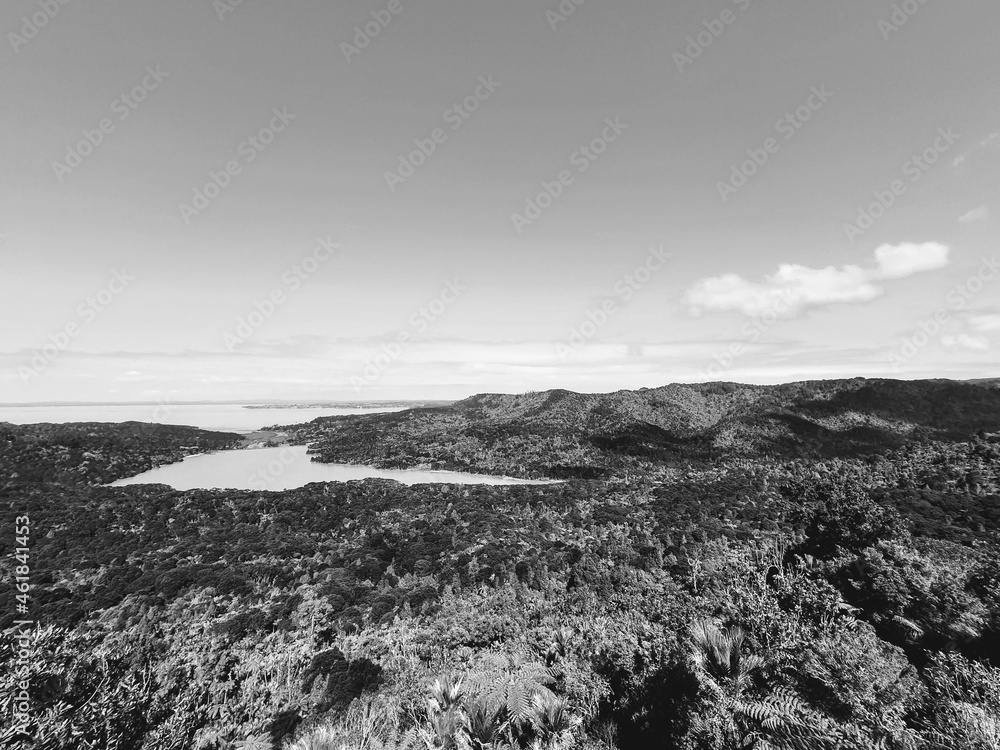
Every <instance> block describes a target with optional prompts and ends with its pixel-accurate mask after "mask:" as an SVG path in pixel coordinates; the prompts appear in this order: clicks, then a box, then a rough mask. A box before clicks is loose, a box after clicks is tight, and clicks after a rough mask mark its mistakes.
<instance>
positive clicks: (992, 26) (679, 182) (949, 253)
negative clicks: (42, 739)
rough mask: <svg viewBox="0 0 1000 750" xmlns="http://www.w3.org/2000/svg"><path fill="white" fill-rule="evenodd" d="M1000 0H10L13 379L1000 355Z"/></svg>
mask: <svg viewBox="0 0 1000 750" xmlns="http://www.w3.org/2000/svg"><path fill="white" fill-rule="evenodd" d="M998 27H1000V4H998V3H996V1H995V0H949V2H947V3H946V2H944V1H943V0H926V1H925V2H922V3H921V2H918V0H907V2H902V3H896V4H894V3H892V2H888V1H886V0H837V1H836V2H830V1H829V0H800V2H796V3H788V2H779V1H778V0H711V1H710V2H699V3H664V2H662V0H661V1H659V2H652V1H647V0H623V1H622V2H616V3H611V2H607V1H606V0H604V1H602V0H583V1H582V2H581V0H575V2H574V1H572V0H563V1H562V2H561V3H560V2H559V1H558V0H505V1H504V2H502V3H500V2H485V1H483V0H374V1H370V2H365V3H321V2H315V1H312V2H297V3H292V2H286V3H280V4H279V3H277V2H266V1H265V0H242V2H237V1H236V0H215V2H212V0H184V1H176V0H175V1H174V2H170V3H166V2H153V1H152V0H128V1H127V2H126V1H125V0H102V1H101V2H96V1H95V0H7V2H6V3H4V5H3V8H2V10H0V33H2V34H3V37H4V39H3V40H0V46H2V48H0V57H2V58H3V60H2V65H0V95H2V97H3V102H4V106H3V107H2V108H0V127H2V130H3V133H4V148H3V149H2V152H0V153H2V155H0V159H2V162H0V320H2V321H3V324H2V326H0V402H5V403H29V402H46V401H75V402H88V401H102V402H103V401H110V402H116V401H122V402H128V401H173V402H178V403H179V402H183V401H198V400H238V399H248V400H251V399H252V400H297V399H309V400H314V399H330V400H339V399H345V400H346V399H349V400H362V399H364V400H367V399H371V400H377V399H386V398H394V399H398V398H414V399H422V398H462V397H465V396H468V395H471V394H473V393H477V392H515V393H516V392H523V391H527V390H542V389H548V388H567V389H570V390H576V391H585V392H606V391H614V390H618V389H622V388H640V387H656V386H659V385H663V384H666V383H671V382H703V381H708V380H725V381H736V382H749V383H777V382H787V381H794V380H807V379H821V378H839V377H855V376H863V377H895V378H907V379H909V378H923V377H947V378H956V379H964V378H980V377H996V376H998V375H1000V373H998V371H997V362H998V352H1000V266H998V265H997V253H998V250H1000V248H998V243H997V240H998V219H1000V180H998V177H1000V76H997V70H1000V45H998V44H996V29H997V28H998Z"/></svg>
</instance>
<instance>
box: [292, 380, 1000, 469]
mask: <svg viewBox="0 0 1000 750" xmlns="http://www.w3.org/2000/svg"><path fill="white" fill-rule="evenodd" d="M282 429H283V430H286V431H289V432H290V433H291V434H292V436H293V439H294V440H297V441H298V442H308V443H310V444H311V445H312V446H313V450H314V452H315V453H316V454H317V458H318V460H321V461H326V462H331V463H337V462H342V463H363V464H370V465H373V466H379V467H383V468H410V467H418V466H421V467H422V466H430V467H433V468H442V469H451V470H457V471H475V472H484V473H501V474H508V475H510V476H518V477H532V478H534V477H543V476H550V477H557V478H561V477H581V478H595V477H605V476H612V475H624V474H628V473H632V474H634V473H636V472H642V473H648V472H657V471H660V470H661V469H662V468H663V467H665V466H667V467H669V466H673V465H677V464H678V463H679V462H680V463H689V462H704V461H714V460H719V459H721V458H734V457H744V458H784V457H789V456H804V457H811V458H830V457H835V456H852V455H861V454H865V453H870V452H873V451H879V450H884V449H886V448H893V447H898V446H901V445H904V444H906V443H909V442H914V441H921V440H945V441H948V440H956V439H961V438H962V437H964V436H968V435H972V434H974V433H976V432H977V431H980V430H985V431H997V430H1000V390H998V389H993V388H989V387H986V386H985V384H984V385H980V384H972V383H957V382H953V381H946V380H940V381H913V382H908V381H894V380H865V379H864V378H855V379H853V380H834V381H809V382H803V383H790V384H786V385H777V386H751V385H739V384H735V383H703V384H698V385H676V384H674V385H668V386H664V387H662V388H652V389H642V390H639V391H619V392H617V393H610V394H580V393H572V392H570V391H559V390H557V391H546V392H543V393H529V394H524V395H516V396H514V395H497V394H487V395H479V396H473V397H472V398H469V399H465V400H464V401H459V402H457V403H455V404H452V405H450V406H445V407H438V408H429V409H413V410H409V411H405V412H397V413H394V414H376V415H365V416H348V417H327V418H320V419H316V420H314V421H312V422H310V423H309V424H307V425H297V426H296V425H290V426H285V427H283V428H282Z"/></svg>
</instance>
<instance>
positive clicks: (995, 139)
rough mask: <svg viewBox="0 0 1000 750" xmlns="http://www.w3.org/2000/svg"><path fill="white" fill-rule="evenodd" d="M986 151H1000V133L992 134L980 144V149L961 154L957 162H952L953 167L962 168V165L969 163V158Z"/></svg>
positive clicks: (956, 158)
mask: <svg viewBox="0 0 1000 750" xmlns="http://www.w3.org/2000/svg"><path fill="white" fill-rule="evenodd" d="M984 149H989V150H995V149H1000V132H996V133H990V134H989V135H988V136H986V137H985V138H984V139H983V140H981V141H980V142H979V147H978V148H973V149H972V150H971V151H966V152H965V153H964V154H959V155H958V156H956V157H955V160H954V161H952V165H953V166H956V167H960V166H962V164H964V163H965V162H966V161H968V159H969V157H970V156H971V155H972V154H974V153H975V152H976V151H981V150H984Z"/></svg>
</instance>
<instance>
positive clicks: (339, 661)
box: [0, 383, 1000, 750]
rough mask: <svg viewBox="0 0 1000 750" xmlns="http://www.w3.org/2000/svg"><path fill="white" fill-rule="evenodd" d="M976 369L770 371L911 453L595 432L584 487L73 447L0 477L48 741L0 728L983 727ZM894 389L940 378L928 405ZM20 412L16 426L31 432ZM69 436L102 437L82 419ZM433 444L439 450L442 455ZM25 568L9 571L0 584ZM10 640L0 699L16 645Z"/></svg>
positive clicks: (610, 416)
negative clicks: (469, 481)
mask: <svg viewBox="0 0 1000 750" xmlns="http://www.w3.org/2000/svg"><path fill="white" fill-rule="evenodd" d="M873 387H875V388H881V387H882V386H881V385H879V384H876V385H875V386H873ZM970 387H972V388H977V389H979V390H975V391H968V390H965V389H964V388H959V389H957V390H951V391H949V390H944V391H941V390H938V389H939V388H944V389H949V388H951V385H950V384H946V383H944V384H937V383H935V384H929V385H926V386H924V385H922V384H915V385H908V386H907V388H910V389H912V391H909V390H906V389H900V390H899V391H898V394H899V396H898V397H899V399H900V403H893V402H892V401H891V400H890V399H889V398H888V396H887V395H886V394H885V393H884V392H882V391H877V392H876V393H875V394H871V393H869V392H867V391H866V390H865V386H864V385H863V384H862V385H860V386H859V387H856V388H855V387H854V386H853V385H852V386H850V387H841V386H835V385H827V386H816V387H814V386H808V387H805V386H802V385H799V386H794V387H788V388H787V389H786V390H783V391H780V394H781V400H780V403H784V404H785V405H786V406H785V407H782V408H785V409H786V410H787V411H789V412H790V411H793V410H794V411H796V413H798V414H799V415H802V414H805V413H807V412H809V413H812V414H813V417H811V418H810V421H814V423H816V424H818V423H819V421H818V420H829V419H834V418H838V419H839V418H842V417H843V415H844V414H845V413H846V410H847V409H848V407H849V408H850V409H852V410H858V411H859V413H861V411H860V410H861V409H862V407H863V405H865V404H867V405H868V406H865V407H864V408H865V409H867V410H866V411H864V412H863V413H864V415H867V416H866V418H868V419H870V420H872V421H875V420H886V421H887V422H888V421H889V420H895V421H892V424H894V425H895V424H902V423H903V417H904V416H906V415H907V414H910V415H911V416H910V419H911V421H912V422H913V424H915V425H916V427H915V428H913V429H911V428H909V427H907V428H906V430H907V431H906V432H902V431H901V432H900V433H899V434H898V435H897V443H896V445H897V447H892V446H891V445H887V446H881V447H879V449H878V450H877V451H864V450H863V449H862V447H861V445H859V444H857V443H855V444H853V445H852V446H851V447H850V450H844V451H839V450H838V451H834V450H829V452H830V453H839V455H829V456H826V457H822V458H820V457H816V456H810V455H808V451H804V450H802V448H803V446H800V445H798V444H792V445H791V448H790V450H789V451H788V453H787V454H786V455H781V456H778V455H769V454H768V453H764V454H760V453H756V452H755V451H756V449H753V448H749V449H748V448H747V447H746V446H745V445H743V446H736V449H734V450H733V451H732V452H731V453H730V454H729V455H726V454H725V453H724V452H720V454H718V455H719V458H718V459H717V460H715V461H708V460H706V459H704V458H699V457H698V456H697V455H695V456H693V457H691V456H685V457H679V458H676V457H674V456H675V454H666V453H662V454H661V453H657V454H653V455H648V456H647V455H643V456H638V457H636V456H635V455H634V454H625V455H628V456H631V458H629V459H628V460H627V461H622V462H620V463H614V461H613V460H612V458H613V457H614V456H618V455H620V453H617V452H616V451H615V449H614V448H615V446H613V445H610V444H609V445H608V446H606V447H597V446H595V447H594V448H593V450H594V453H593V454H587V455H582V454H581V455H579V456H578V459H575V460H578V461H579V463H577V464H568V463H567V464H564V465H567V466H569V465H576V466H579V467H580V468H584V469H586V468H589V469H593V470H594V471H595V473H600V474H601V475H602V478H600V479H571V480H570V481H567V482H565V483H563V484H555V485H542V486H455V485H417V486H413V487H407V486H403V485H400V484H398V483H395V482H390V481H384V480H368V481H364V482H349V483H329V484H312V485H308V486H306V487H303V488H301V489H297V490H291V491H286V492H234V491H216V490H212V491H209V490H199V491H185V492H179V491H174V490H171V489H169V488H167V487H164V486H162V485H154V486H141V485H140V486H132V487H123V488H108V487H100V486H92V485H88V484H87V482H86V481H81V480H80V478H79V475H78V473H76V472H73V471H71V470H70V467H69V465H68V463H67V462H66V461H63V462H62V463H60V464H59V466H62V467H63V474H62V475H60V476H65V477H66V479H65V480H63V479H58V480H57V479H56V478H52V477H48V478H45V479H43V480H41V481H33V482H26V483H22V484H19V485H17V486H14V485H13V484H8V485H7V487H6V488H5V489H4V490H2V495H0V503H2V505H0V507H2V509H3V512H2V515H3V523H5V524H8V525H7V526H6V528H9V527H10V524H13V520H14V517H15V516H17V515H29V516H30V517H31V523H32V542H31V560H32V576H33V579H32V581H33V584H34V587H35V588H34V589H33V590H32V597H33V609H32V613H31V615H32V617H33V618H34V619H36V620H37V621H38V622H39V623H40V624H41V627H40V628H38V629H36V630H34V631H33V633H32V637H31V639H30V654H31V658H30V665H31V675H30V685H31V689H30V693H31V701H32V704H31V705H32V710H31V714H32V716H33V717H34V718H33V721H32V724H31V725H30V727H29V733H30V734H31V735H32V736H33V737H34V738H35V739H36V740H37V744H36V745H31V744H29V743H28V742H27V741H23V742H22V741H20V740H18V739H17V738H16V737H15V736H14V734H13V732H12V731H11V732H9V733H8V735H7V736H6V737H4V736H2V735H0V742H6V743H7V745H9V746H13V747H25V748H27V747H33V746H36V747H45V748H85V749H86V748H94V749H95V750H96V749H97V748H106V747H120V748H148V749H149V750H154V749H155V750H161V749H164V748H177V749H178V750H179V749H180V748H211V749H213V750H228V749H230V748H234V749H235V748H286V749H287V748H294V749H295V750H307V749H311V750H316V749H324V750H325V749H327V748H329V749H331V750H343V749H345V748H346V749H348V750H362V749H363V750H384V749H388V748H392V749H396V748H401V749H406V750H427V749H428V748H440V749H441V750H445V749H448V750H458V749H459V748H462V749H466V748H475V749H477V750H478V749H481V748H492V749H494V750H500V749H501V748H502V749H504V750H507V749H510V748H525V749H527V748H544V749H547V750H556V749H565V750H569V749H570V748H586V749H587V750H597V749H598V748H606V749H613V748H622V749H623V750H624V749H626V748H664V749H665V750H673V749H677V750H731V749H733V750H735V749H736V748H740V749H741V750H767V749H768V748H778V749H779V750H791V749H799V748H808V749H809V750H813V749H814V748H816V749H821V750H827V749H828V750H870V749H871V748H883V750H957V749H958V748H963V749H964V748H971V749H973V750H986V749H987V748H995V747H996V742H997V739H998V737H1000V647H998V644H1000V547H998V545H997V542H998V539H997V529H998V522H1000V436H998V435H997V434H994V431H995V428H993V429H990V428H991V424H990V423H989V421H988V419H989V418H990V417H989V414H990V412H989V408H990V404H991V403H992V402H990V401H989V400H980V399H986V398H987V397H988V398H993V397H994V395H993V393H991V392H990V391H988V390H986V389H985V388H982V387H980V386H970ZM671 388H673V387H671ZM700 388H701V387H698V388H696V389H695V391H697V392H701V391H699V390H698V389H700ZM924 388H926V389H924ZM661 390H662V389H656V391H657V392H659V391H661ZM651 393H653V391H643V392H639V394H638V395H637V396H632V395H628V394H614V396H615V399H614V401H615V402H616V403H618V404H619V406H618V407H616V408H615V409H611V408H609V407H608V405H607V403H604V401H605V400H604V399H602V397H579V398H580V399H582V400H583V401H585V402H586V403H588V404H590V405H589V406H587V407H586V408H585V407H583V406H580V405H579V404H577V405H576V406H574V403H575V402H576V400H577V395H576V394H568V393H565V392H562V393H557V394H533V395H530V396H525V397H520V398H519V397H506V396H504V397H496V396H485V397H477V398H475V399H469V400H467V401H466V402H460V403H459V404H457V405H455V408H454V409H446V410H438V409H433V410H419V411H416V412H413V413H410V414H409V416H405V415H403V416H399V415H391V417H395V418H396V419H398V420H399V421H398V422H397V421H391V419H390V417H382V418H377V419H376V418H367V419H368V420H372V422H371V424H372V425H376V426H377V430H378V431H379V432H378V433H377V434H379V435H380V437H379V441H380V442H379V444H378V445H381V444H382V441H395V442H391V444H392V445H394V446H402V445H410V444H414V445H415V444H416V443H415V442H413V443H411V442H410V441H416V437H414V436H415V435H416V434H417V432H416V431H414V432H406V430H407V429H410V428H412V427H413V425H424V426H426V425H429V424H433V425H438V426H440V425H441V424H443V422H444V421H445V420H446V419H452V420H455V421H454V425H455V427H456V429H467V426H468V425H470V424H472V425H482V424H484V423H487V422H490V420H496V421H497V422H500V421H506V422H507V423H508V424H513V423H514V422H516V421H517V420H521V421H522V422H523V423H525V424H528V423H530V424H536V425H538V424H543V423H544V424H545V425H548V428H547V429H550V430H551V433H550V434H551V438H552V440H553V441H554V440H555V439H556V438H562V439H563V440H564V441H567V442H568V441H570V440H571V439H573V440H580V441H583V440H584V439H586V438H585V437H584V436H586V435H588V434H593V433H595V432H597V431H598V430H607V429H608V426H609V425H613V424H614V423H615V421H616V420H617V419H619V417H620V415H621V414H624V413H626V412H627V413H629V414H630V415H631V416H629V417H628V418H629V419H630V420H631V419H633V418H634V417H635V414H637V413H639V412H640V411H641V410H642V409H648V414H649V415H650V417H655V418H657V419H659V420H660V421H661V422H663V423H665V422H666V420H668V419H669V418H670V417H668V415H667V414H666V412H668V411H670V410H672V409H674V408H675V407H673V406H665V405H664V403H665V395H664V394H663V393H658V395H656V396H653V397H651V396H650V395H649V394H651ZM681 393H685V391H683V390H679V391H677V394H675V395H676V396H677V398H676V400H677V401H680V400H681V399H680V396H679V395H678V394H681ZM907 393H913V394H916V395H918V396H919V395H920V394H923V396H922V397H923V398H927V399H931V398H936V397H939V395H940V394H941V393H952V394H953V396H954V395H956V394H957V397H958V400H956V399H955V398H953V401H952V403H950V404H939V408H938V409H937V411H936V412H934V413H933V414H931V415H929V416H927V415H923V416H921V415H919V414H916V411H918V410H919V402H918V403H917V406H916V407H915V406H913V404H912V403H910V402H906V403H903V402H904V401H905V400H906V399H905V398H904V396H905V395H906V394H907ZM981 393H985V394H986V397H984V396H981ZM794 394H798V395H794ZM879 394H881V395H879ZM934 394H938V396H935V395H934ZM702 395H703V396H704V393H702ZM709 396H711V397H709ZM709 396H705V398H704V402H705V403H706V404H708V406H705V405H704V404H702V402H701V401H699V400H698V398H696V397H694V396H691V397H690V405H689V408H688V410H687V411H684V412H683V413H678V414H676V415H674V417H672V418H673V419H675V420H676V421H677V422H678V424H679V423H681V422H683V421H685V420H688V421H691V420H692V419H693V416H692V415H697V414H701V415H702V416H701V417H700V418H701V419H702V421H703V423H704V425H705V426H702V427H699V428H698V429H699V430H711V429H712V428H713V426H715V425H718V424H720V423H722V422H725V421H726V420H729V421H733V420H737V419H743V420H744V421H743V422H742V423H743V424H749V425H751V427H753V428H754V429H756V425H758V422H757V421H754V420H757V419H758V415H760V414H762V413H764V410H770V411H771V412H773V411H774V410H775V409H776V408H777V407H776V406H775V404H776V403H778V401H776V399H778V396H776V395H775V394H774V392H773V391H772V392H770V393H769V392H767V391H766V390H765V391H763V392H761V391H760V390H759V389H756V388H754V387H742V386H741V387H738V388H733V389H728V388H721V389H720V391H719V393H713V392H711V391H710V390H709ZM716 396H717V397H718V398H716ZM966 398H967V399H968V400H962V399H966ZM796 399H798V400H796ZM653 400H655V403H656V404H657V405H656V406H655V407H650V406H649V404H650V403H651V402H652V401H653ZM766 400H769V403H768V404H767V405H766V406H761V405H760V404H761V403H762V402H764V401H766ZM793 402H794V408H793V407H792V406H788V404H790V403H793ZM820 402H825V403H833V404H834V406H833V407H831V408H830V409H828V410H826V411H824V409H823V408H822V407H821V406H820V405H819V403H820ZM626 403H628V404H631V406H629V408H628V409H626V408H625V407H624V406H621V405H622V404H626ZM720 404H728V405H725V408H723V407H722V406H720ZM709 406H711V407H712V408H713V409H715V411H714V412H713V411H710V409H709ZM696 407H697V408H696ZM810 410H812V411H811V412H810ZM977 410H978V416H977V415H976V411H977ZM643 413H647V412H643ZM736 413H740V414H742V415H743V416H742V417H735V416H733V415H734V414H736ZM706 415H707V416H706ZM802 418H803V419H805V418H806V417H804V416H803V417H802ZM352 419H356V418H353V417H349V418H340V419H338V420H336V421H334V422H333V423H332V424H337V425H340V424H342V423H348V422H349V421H350V420H352ZM387 420H388V421H387ZM462 420H465V421H462ZM560 420H561V421H560ZM918 420H920V421H919V424H918V423H917V422H918ZM330 424H331V422H329V421H328V420H320V421H318V422H314V423H311V424H310V425H309V426H304V427H302V428H301V430H302V433H303V434H304V433H306V432H308V431H309V430H321V431H322V432H323V434H324V435H325V434H327V433H329V432H330V427H329V425H330ZM560 424H561V425H562V426H559V427H557V426H556V425H560ZM630 424H631V422H630ZM649 424H653V422H649ZM908 424H909V423H908ZM463 425H464V426H463ZM370 426H371V425H370ZM408 426H409V427H408ZM23 429H24V433H23V434H21V435H20V436H19V440H20V441H28V442H32V441H35V440H38V439H40V435H38V434H34V433H33V430H34V429H35V428H31V427H28V428H23ZM64 429H65V431H66V434H67V435H72V434H73V433H79V434H80V435H81V438H80V439H81V440H93V439H94V438H92V437H89V436H87V435H86V434H85V433H86V431H88V430H90V429H91V426H64ZM342 429H343V428H342V427H340V426H338V427H336V428H335V430H334V432H337V433H338V434H339V432H340V431H341V430H342ZM373 429H376V428H374V427H373ZM511 429H513V428H511ZM664 429H665V428H664ZM672 429H674V430H678V431H679V430H680V428H679V427H674V428H672ZM827 429H832V428H827ZM880 429H886V430H888V429H889V428H888V427H884V426H883V427H882V428H880ZM900 429H901V430H902V428H900ZM961 429H971V430H973V431H975V430H979V429H984V432H983V433H982V434H980V435H978V436H977V435H975V434H972V433H968V434H965V435H961V434H960V432H961ZM163 434H164V435H167V433H163ZM317 434H319V432H317ZM422 434H427V433H426V431H425V432H424V433H422ZM442 434H443V433H442ZM574 435H575V436H576V437H571V436H574ZM208 439H210V438H206V440H208ZM221 439H222V438H220V440H221ZM536 440H537V438H536V437H535V433H532V432H530V431H529V432H528V433H527V435H526V437H525V438H524V448H523V450H521V452H520V453H517V452H515V449H514V445H515V444H514V443H513V442H507V443H505V444H504V445H505V446H506V447H505V450H507V451H508V452H509V454H508V455H509V456H510V457H511V460H513V459H514V458H518V459H520V460H522V461H523V462H525V470H526V471H527V467H528V466H530V465H531V464H530V460H532V459H531V457H532V456H534V455H536V453H537V454H539V455H542V449H539V448H538V447H537V445H536ZM150 441H151V442H150V443H149V444H148V447H149V449H150V450H152V442H153V438H152V437H150ZM691 444H696V442H695V443H689V444H688V446H689V447H690V445H691ZM445 445H450V443H448V444H444V443H442V444H441V446H438V448H436V450H440V453H438V454H437V455H439V456H441V457H442V459H441V460H445V459H447V460H453V461H456V463H458V462H459V459H458V458H455V457H454V456H453V455H449V454H447V453H446V452H445V451H444V446H445ZM776 445H783V444H782V443H774V442H772V443H768V451H773V450H775V446H776ZM823 446H825V447H823ZM823 446H821V447H822V448H823V450H828V444H827V443H824V444H823ZM376 447H378V446H376ZM626 447H628V446H626ZM708 447H709V448H711V449H712V450H720V447H719V446H718V445H711V444H709V446H708ZM805 447H807V448H808V446H805ZM164 450H166V449H164ZM811 450H812V449H811ZM815 450H816V451H817V452H820V451H819V449H815ZM4 455H9V454H4ZM46 455H48V454H46ZM157 455H159V454H157ZM463 455H472V454H463ZM702 455H705V454H702ZM462 460H466V459H462ZM462 465H464V464H462ZM642 467H649V468H650V470H649V471H644V470H643V471H641V470H640V469H641V468H642ZM3 468H4V469H5V470H8V467H6V465H4V467H3ZM476 468H477V470H481V468H482V467H480V466H478V465H477V466H476ZM53 476H54V475H53ZM14 564H16V563H12V562H11V561H10V559H9V558H8V559H7V560H5V561H4V563H3V565H4V566H5V569H4V570H3V571H0V572H2V573H3V577H2V583H0V598H2V599H3V600H4V601H10V600H11V599H12V597H13V594H14V591H13V589H12V587H11V586H10V581H12V580H13V577H12V576H13V572H12V569H13V565H14ZM7 568H10V570H8V569H7ZM9 611H10V610H9V608H8V609H6V610H4V612H3V614H2V617H3V618H4V619H3V622H2V626H3V627H8V626H9V625H10V624H11V623H12V622H13V620H14V619H15V618H14V616H13V615H8V614H7V612H9ZM0 662H2V663H0V685H2V688H0V689H2V691H3V692H2V694H3V695H5V696H6V695H10V694H12V691H13V689H14V685H13V683H12V680H13V677H12V674H13V673H12V670H11V669H9V668H8V667H9V665H10V664H11V663H12V652H11V651H10V649H9V648H8V649H6V650H5V651H3V652H2V653H0ZM4 710H5V711H6V710H8V707H5V709H4Z"/></svg>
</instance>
